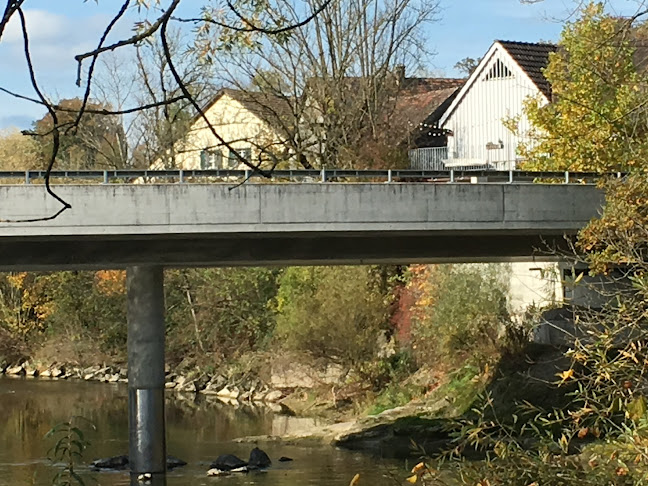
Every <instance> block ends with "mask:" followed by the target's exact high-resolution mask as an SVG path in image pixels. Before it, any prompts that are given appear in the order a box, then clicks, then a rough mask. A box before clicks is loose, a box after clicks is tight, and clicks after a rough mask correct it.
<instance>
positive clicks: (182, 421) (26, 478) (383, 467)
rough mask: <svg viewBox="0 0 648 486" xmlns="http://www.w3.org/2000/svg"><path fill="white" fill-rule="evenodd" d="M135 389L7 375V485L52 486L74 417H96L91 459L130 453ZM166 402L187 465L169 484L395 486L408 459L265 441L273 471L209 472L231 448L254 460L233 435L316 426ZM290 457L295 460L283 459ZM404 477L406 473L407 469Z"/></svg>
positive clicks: (108, 478)
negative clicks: (53, 460) (52, 456)
mask: <svg viewBox="0 0 648 486" xmlns="http://www.w3.org/2000/svg"><path fill="white" fill-rule="evenodd" d="M127 396H128V389H127V387H126V386H124V385H123V384H102V383H86V382H73V381H55V380H33V379H31V380H29V379H9V378H0V410H1V411H2V413H3V415H4V420H0V485H23V484H33V485H37V486H45V485H49V484H51V478H52V476H53V475H54V474H55V472H56V470H55V468H54V467H52V465H51V464H50V462H49V460H48V459H47V458H46V454H47V449H48V448H49V447H50V446H51V445H52V443H51V442H48V441H47V440H44V439H43V436H44V435H45V433H46V432H47V431H48V430H49V429H50V428H51V427H52V426H53V425H55V424H57V423H60V422H64V421H66V420H68V419H69V418H70V416H72V415H81V416H83V417H86V418H88V419H90V420H91V421H92V422H93V423H94V424H95V425H96V426H97V431H96V432H95V433H92V434H90V440H91V442H92V445H91V446H90V448H89V450H88V451H87V454H86V459H87V460H88V462H90V461H91V460H92V459H96V458H98V457H107V456H114V455H118V454H126V453H127V451H128V414H127ZM171 397H173V400H168V401H167V409H166V410H167V448H168V452H169V454H172V455H174V456H177V457H180V458H182V459H184V460H185V461H187V462H188V463H189V465H188V466H186V467H183V468H179V469H177V470H174V471H171V472H170V473H169V474H168V475H167V480H166V483H167V484H168V485H170V486H176V485H177V486H180V485H183V486H185V485H192V486H193V485H215V484H227V485H228V486H230V485H231V486H237V485H243V484H245V485H273V486H294V485H302V484H303V485H326V486H338V485H339V486H342V485H344V486H346V485H348V484H349V480H350V479H351V478H352V477H353V475H354V474H355V473H357V472H360V473H361V474H362V475H363V479H364V480H363V481H362V484H368V485H383V484H384V485H389V484H396V482H395V481H394V480H393V479H392V478H389V477H388V476H390V475H391V474H392V472H391V471H393V470H394V469H398V468H402V467H403V464H402V463H398V462H394V461H383V460H379V459H375V458H371V457H369V456H366V455H363V454H359V453H351V452H347V451H341V450H336V449H334V448H332V447H328V446H322V447H319V446H318V447H311V446H303V445H296V444H284V443H279V442H276V443H275V442H272V443H267V444H260V445H261V447H262V448H263V449H264V450H265V451H266V452H267V453H268V455H269V456H270V457H271V458H272V459H273V462H274V463H273V467H272V468H271V469H269V470H268V471H267V472H262V473H261V472H258V473H250V474H246V475H239V476H234V475H233V476H228V477H215V478H209V477H207V476H206V471H207V469H208V468H209V464H210V463H211V461H213V460H214V458H216V456H218V455H219V454H224V453H231V454H236V455H238V456H239V457H243V458H247V457H248V455H249V453H250V449H251V448H252V447H254V444H247V443H234V442H231V440H232V439H234V438H237V437H243V436H251V435H282V434H296V433H301V432H303V431H307V430H308V429H309V428H312V427H313V425H315V423H314V422H313V421H312V420H310V419H300V418H293V417H286V416H282V415H277V414H275V413H273V412H272V411H270V410H269V409H267V408H262V407H250V406H240V407H238V408H235V407H232V406H228V405H224V404H222V403H220V402H218V401H217V400H215V399H212V400H209V399H208V398H207V397H204V396H198V399H196V397H194V395H187V396H180V397H178V396H177V395H170V398H171ZM281 456H288V457H291V458H293V459H294V461H293V462H285V463H280V462H278V461H277V459H278V458H279V457H281ZM81 473H82V474H83V475H93V476H94V477H95V478H96V479H97V480H98V482H99V484H100V485H103V486H118V485H119V486H127V485H129V484H131V481H130V475H129V474H128V472H100V473H95V472H92V471H90V470H88V468H87V467H84V468H82V470H81ZM397 475H398V476H399V477H402V472H401V471H398V472H397Z"/></svg>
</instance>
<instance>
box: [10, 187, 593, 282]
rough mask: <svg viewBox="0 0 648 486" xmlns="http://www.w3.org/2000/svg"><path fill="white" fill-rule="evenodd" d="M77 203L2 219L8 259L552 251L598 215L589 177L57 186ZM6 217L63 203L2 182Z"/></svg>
mask: <svg viewBox="0 0 648 486" xmlns="http://www.w3.org/2000/svg"><path fill="white" fill-rule="evenodd" d="M56 191H57V193H58V194H60V195H61V196H62V197H63V198H64V199H65V200H67V201H69V202H70V203H71V204H72V208H71V209H69V210H67V211H65V212H64V213H63V214H61V215H60V216H59V217H57V218H55V219H54V220H51V221H41V222H35V223H22V224H19V223H0V270H13V269H19V270H23V271H24V270H61V269H81V268H125V267H127V266H130V265H165V266H181V267H182V266H196V265H201V266H219V265H295V264H297V265H300V264H352V263H356V264H357V263H388V262H389V263H412V262H419V263H423V262H448V261H462V262H468V261H502V260H508V261H510V260H515V259H528V258H529V257H531V256H534V257H536V258H537V259H547V258H551V256H550V255H547V254H545V253H543V251H544V250H545V249H546V248H547V244H557V245H560V244H562V243H564V238H563V237H564V235H574V234H575V233H576V232H577V231H578V230H579V229H580V228H581V227H583V226H584V225H585V224H586V223H587V222H588V221H589V220H590V219H591V218H592V217H594V216H596V215H597V214H598V211H599V209H600V207H601V204H602V202H603V195H602V192H601V191H600V190H598V189H597V188H596V187H595V186H593V185H576V184H573V185H572V184H569V185H567V184H565V185H553V184H434V183H406V184H398V183H393V184H382V183H366V184H335V183H332V184H328V183H327V184H321V183H311V184H245V185H242V186H240V187H236V188H234V189H232V185H231V184H229V185H228V184H156V185H144V184H94V185H74V186H67V185H66V186H58V187H56ZM0 201H2V204H1V206H0V219H2V220H7V219H9V220H15V219H32V218H38V217H42V216H47V215H50V214H53V213H55V212H56V210H57V209H58V208H59V207H60V206H59V203H58V202H56V201H55V200H54V199H52V198H51V197H49V196H48V195H47V194H46V193H45V191H44V189H43V186H41V185H34V184H31V185H12V186H0Z"/></svg>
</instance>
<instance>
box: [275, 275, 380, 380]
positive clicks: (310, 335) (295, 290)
mask: <svg viewBox="0 0 648 486" xmlns="http://www.w3.org/2000/svg"><path fill="white" fill-rule="evenodd" d="M381 283H382V279H381V277H380V275H379V273H376V272H374V271H373V267H292V268H288V269H286V270H285V271H284V273H283V274H282V276H281V278H280V286H279V291H278V293H277V313H278V314H277V328H276V333H275V339H276V340H277V342H279V343H281V346H282V347H283V348H284V349H287V350H290V351H296V352H301V353H305V354H306V355H308V356H310V358H312V359H315V360H318V359H327V360H330V361H333V362H337V363H338V364H340V365H342V366H344V367H346V368H347V369H349V370H354V371H361V370H362V367H363V364H366V363H368V362H370V361H371V360H373V359H374V358H376V357H377V356H378V354H379V351H380V346H379V338H380V337H381V335H383V334H384V332H385V331H386V330H387V329H388V327H389V322H388V318H389V308H390V299H391V298H390V296H389V294H388V292H387V291H386V290H384V289H383V288H381V287H382V285H381Z"/></svg>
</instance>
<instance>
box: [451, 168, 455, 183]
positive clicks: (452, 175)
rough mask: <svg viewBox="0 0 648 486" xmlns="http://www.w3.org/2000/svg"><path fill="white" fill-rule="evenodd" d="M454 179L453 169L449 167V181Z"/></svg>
mask: <svg viewBox="0 0 648 486" xmlns="http://www.w3.org/2000/svg"><path fill="white" fill-rule="evenodd" d="M454 181H455V176H454V169H450V182H454Z"/></svg>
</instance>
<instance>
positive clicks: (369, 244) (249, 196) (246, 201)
mask: <svg viewBox="0 0 648 486" xmlns="http://www.w3.org/2000/svg"><path fill="white" fill-rule="evenodd" d="M1 177H2V176H1V174H0V178H1ZM26 179H27V180H29V176H27V177H26ZM180 179H182V176H181V177H180ZM389 179H391V173H390V177H389ZM449 180H450V181H452V180H453V177H452V175H451V177H450V178H449ZM55 190H56V191H57V193H58V194H59V195H61V196H62V197H63V198H64V199H65V200H67V201H68V202H70V203H71V204H72V208H71V209H69V210H67V211H65V212H63V213H62V214H61V215H60V216H59V217H57V218H55V219H53V220H50V221H38V222H33V223H9V222H3V223H0V270H62V269H82V268H127V293H128V362H129V364H128V368H129V370H128V377H129V383H128V386H129V422H130V425H129V428H130V437H129V443H130V450H129V455H130V463H131V471H132V476H131V482H132V484H134V485H135V484H139V483H138V480H137V476H138V475H139V474H140V473H147V472H150V473H153V478H152V483H151V484H155V485H163V484H166V480H165V456H166V446H165V427H164V329H165V327H164V289H163V267H164V266H192V265H270V264H281V265H288V264H290V265H292V264H343V263H377V262H380V263H387V262H391V263H411V262H442V261H487V260H490V261H495V260H511V259H516V258H517V259H523V258H529V257H532V256H533V257H535V258H541V259H544V258H550V256H547V255H545V254H543V253H541V251H542V250H543V249H544V248H546V246H545V245H546V244H547V243H549V244H551V243H560V242H564V236H565V235H567V236H572V235H574V234H575V233H576V232H577V231H578V230H579V229H580V228H581V227H583V226H584V225H585V224H586V223H587V222H588V221H589V220H590V219H591V218H592V217H594V216H596V215H597V213H598V211H599V210H600V208H601V204H602V202H603V195H602V193H601V192H600V191H599V190H598V189H596V187H595V186H592V185H570V184H564V185H540V184H515V183H513V184H509V183H504V184H453V183H451V184H436V183H429V182H428V183H425V182H422V183H405V184H399V183H392V184H384V183H367V184H328V183H324V184H322V183H311V184H247V183H246V184H244V185H242V186H240V187H237V188H234V189H231V185H227V184H157V185H143V184H136V185H135V184H96V185H74V186H56V187H55ZM0 201H1V205H0V218H1V219H2V220H4V221H6V220H18V219H33V218H42V217H46V216H49V215H51V214H54V213H56V211H58V210H59V209H60V205H59V204H58V203H57V202H56V201H54V200H53V199H52V198H51V197H49V196H48V195H47V194H46V193H45V190H44V187H43V186H42V185H34V184H29V185H12V186H0ZM539 251H540V252H539Z"/></svg>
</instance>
